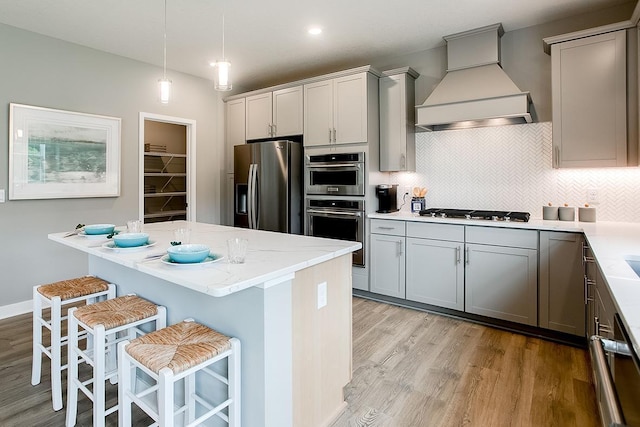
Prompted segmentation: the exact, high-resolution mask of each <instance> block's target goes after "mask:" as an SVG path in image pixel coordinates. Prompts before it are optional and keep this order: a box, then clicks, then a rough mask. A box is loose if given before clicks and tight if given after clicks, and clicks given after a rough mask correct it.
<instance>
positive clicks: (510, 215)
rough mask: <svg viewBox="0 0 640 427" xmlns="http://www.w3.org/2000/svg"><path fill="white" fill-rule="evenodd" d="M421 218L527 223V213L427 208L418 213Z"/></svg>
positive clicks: (528, 215)
mask: <svg viewBox="0 0 640 427" xmlns="http://www.w3.org/2000/svg"><path fill="white" fill-rule="evenodd" d="M420 215H421V216H430V217H433V218H464V219H484V220H491V221H521V222H528V221H529V217H530V214H529V212H511V211H489V210H473V209H444V208H429V209H424V210H421V211H420Z"/></svg>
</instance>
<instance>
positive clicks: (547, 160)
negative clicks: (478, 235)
mask: <svg viewBox="0 0 640 427" xmlns="http://www.w3.org/2000/svg"><path fill="white" fill-rule="evenodd" d="M416 153H417V154H416V160H417V161H416V173H395V174H390V177H389V180H390V181H391V182H393V183H399V184H400V185H401V186H410V187H414V186H419V187H427V188H429V193H428V194H427V200H426V201H427V206H428V207H440V208H467V209H495V210H515V211H525V212H530V213H531V216H532V217H533V218H542V205H546V204H547V203H549V202H551V203H553V204H554V205H556V206H558V205H562V204H564V203H568V204H569V205H571V206H582V205H583V204H584V203H585V202H586V201H587V189H589V188H597V189H598V195H599V199H600V200H599V202H600V203H598V204H592V205H593V206H594V207H596V208H597V219H598V220H599V221H626V222H640V216H639V215H638V212H640V196H638V195H639V194H640V168H638V167H630V168H602V169H553V168H552V167H551V164H552V163H551V155H552V145H551V123H550V122H545V123H533V124H526V125H514V126H501V127H491V128H478V129H465V130H452V131H443V132H431V133H427V132H425V133H420V134H417V137H416ZM403 210H407V211H408V210H409V206H408V204H407V205H406V206H405V207H404V209H403Z"/></svg>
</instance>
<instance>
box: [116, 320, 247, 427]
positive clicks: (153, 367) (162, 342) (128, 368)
mask: <svg viewBox="0 0 640 427" xmlns="http://www.w3.org/2000/svg"><path fill="white" fill-rule="evenodd" d="M118 352H119V359H120V362H121V363H120V365H119V368H118V369H119V376H120V378H121V381H120V382H119V384H118V395H119V397H120V401H119V405H120V407H119V410H118V413H119V417H120V418H119V425H120V426H130V425H131V403H136V404H137V405H138V406H139V407H140V408H142V409H143V410H144V411H145V412H146V413H147V414H148V415H149V416H151V417H152V418H153V419H154V420H155V421H156V422H157V423H158V425H159V426H162V427H165V426H173V425H181V426H183V425H187V426H195V425H199V424H200V423H202V422H203V421H204V420H206V419H208V418H210V417H212V416H214V415H217V416H219V417H220V418H221V419H223V420H224V421H226V422H227V423H228V424H229V426H239V425H240V341H239V340H238V339H237V338H229V337H227V336H226V335H223V334H221V333H220V332H217V331H215V330H213V329H211V328H208V327H207V326H204V325H201V324H199V323H196V322H193V321H191V320H185V321H184V322H180V323H178V324H175V325H172V326H169V327H166V328H164V329H161V330H158V331H155V332H151V333H149V334H147V335H144V336H141V337H138V338H136V339H134V340H132V341H131V342H128V341H124V342H122V343H121V344H120V345H119V348H118ZM225 359H226V360H228V365H227V376H226V377H224V376H222V375H220V374H219V373H217V372H214V371H213V370H212V369H210V368H209V366H211V365H213V364H215V363H217V362H219V361H222V360H225ZM132 369H133V372H134V373H135V372H136V369H141V370H142V371H143V372H145V373H146V374H147V375H149V376H151V377H152V378H153V379H154V380H155V381H156V385H154V386H151V387H150V388H148V389H146V390H142V391H140V392H138V393H136V392H135V388H134V387H131V384H130V382H129V380H130V379H131V378H132V377H134V375H132ZM198 372H203V373H206V374H208V375H209V376H211V377H212V378H214V379H216V380H218V381H220V382H222V383H223V384H225V385H226V386H227V396H226V399H225V400H224V401H223V402H222V403H218V404H217V405H214V404H211V403H209V402H208V401H206V400H205V399H204V397H203V396H200V395H198V394H197V393H196V387H195V383H196V380H195V375H196V373H198ZM181 379H184V396H185V397H184V405H183V406H181V408H179V409H178V410H177V411H175V412H174V410H173V408H174V400H175V398H174V383H175V382H177V381H179V380H181ZM151 392H156V393H157V399H156V404H157V408H155V409H154V408H152V407H151V406H150V405H149V404H148V400H146V399H143V397H144V396H147V395H148V394H149V393H151ZM196 403H198V404H201V405H202V406H203V407H204V408H205V409H206V412H205V413H204V414H203V415H201V416H200V417H199V418H198V419H195V406H196ZM225 408H228V411H227V413H228V415H226V414H225V413H224V412H223V409H225ZM180 414H184V415H183V416H182V419H178V421H177V422H176V416H177V415H180ZM180 420H182V422H180Z"/></svg>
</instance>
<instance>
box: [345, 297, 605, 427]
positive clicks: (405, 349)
mask: <svg viewBox="0 0 640 427" xmlns="http://www.w3.org/2000/svg"><path fill="white" fill-rule="evenodd" d="M590 369H591V368H590V364H589V355H588V352H587V351H586V350H582V349H578V348H574V347H569V346H564V345H559V344H555V343H551V342H548V341H544V340H541V339H537V338H530V337H526V336H523V335H519V334H514V333H510V332H505V331H501V330H498V329H494V328H489V327H485V326H481V325H477V324H474V323H469V322H464V321H461V320H456V319H452V318H448V317H445V316H440V315H436V314H431V313H425V312H421V311H416V310H411V309H407V308H402V307H396V306H392V305H387V304H382V303H378V302H375V301H370V300H366V299H361V298H354V299H353V380H352V382H351V383H350V384H349V385H348V386H347V387H346V389H345V398H346V400H347V403H348V405H349V406H348V408H347V409H346V410H345V412H343V413H342V415H341V416H340V417H339V418H338V419H337V420H336V422H335V423H334V424H333V427H343V426H354V427H355V426H358V427H364V426H385V427H421V426H429V427H431V426H482V427H484V426H492V427H493V426H519V427H520V426H536V427H541V426H563V427H567V426H580V427H587V426H594V427H595V426H597V425H598V422H599V419H598V413H597V409H596V401H595V393H594V391H593V388H592V385H591V383H590V373H589V371H590Z"/></svg>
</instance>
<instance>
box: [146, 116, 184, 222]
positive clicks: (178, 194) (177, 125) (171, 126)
mask: <svg viewBox="0 0 640 427" xmlns="http://www.w3.org/2000/svg"><path fill="white" fill-rule="evenodd" d="M195 127H196V122H195V120H190V119H183V118H179V117H170V116H162V115H157V114H151V113H140V122H139V143H140V188H139V194H140V203H139V211H140V215H139V216H140V218H141V219H142V220H143V221H144V222H145V223H152V222H160V221H176V220H187V221H195V220H196V218H195V212H196V209H195V205H196V202H195V194H196V189H195V187H196V179H195V177H196V171H195V146H196V141H195V138H196V137H195V135H196V132H195Z"/></svg>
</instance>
